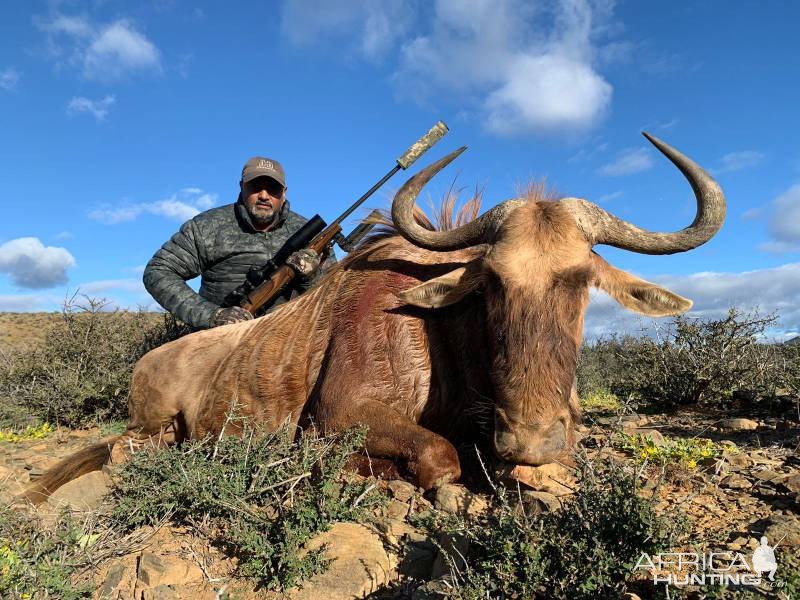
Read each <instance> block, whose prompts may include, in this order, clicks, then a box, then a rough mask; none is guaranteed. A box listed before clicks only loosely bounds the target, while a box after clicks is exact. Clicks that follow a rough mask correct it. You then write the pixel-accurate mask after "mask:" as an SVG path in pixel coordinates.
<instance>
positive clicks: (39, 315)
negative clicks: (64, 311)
mask: <svg viewBox="0 0 800 600" xmlns="http://www.w3.org/2000/svg"><path fill="white" fill-rule="evenodd" d="M60 318H61V313H60V312H34V313H15V312H0V350H2V349H7V348H11V347H13V346H20V345H23V344H29V343H36V342H38V341H39V340H42V339H44V336H45V334H46V333H47V330H48V329H50V328H51V327H52V326H53V325H54V324H55V323H57V322H58V320H59V319H60Z"/></svg>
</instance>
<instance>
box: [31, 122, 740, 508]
mask: <svg viewBox="0 0 800 600" xmlns="http://www.w3.org/2000/svg"><path fill="white" fill-rule="evenodd" d="M648 138H649V139H650V140H651V141H652V142H653V143H654V144H655V145H656V147H658V148H659V149H660V150H661V151H662V152H663V153H664V154H665V155H666V156H667V157H668V158H669V159H670V160H671V161H672V162H673V163H675V165H676V166H677V167H678V168H679V169H680V170H681V171H682V172H683V174H684V175H685V176H686V177H687V179H688V180H689V182H690V183H691V184H692V187H693V189H694V191H695V195H696V197H697V205H698V211H697V217H696V218H695V220H694V222H693V223H692V224H691V225H690V226H689V227H687V228H685V229H683V230H681V231H679V232H675V233H654V232H649V231H645V230H642V229H639V228H638V227H636V226H634V225H632V224H630V223H627V222H625V221H622V220H620V219H618V218H617V217H614V216H613V215H610V214H609V213H607V212H606V211H604V210H603V209H601V208H599V207H598V206H596V205H594V204H592V203H590V202H587V201H585V200H580V199H575V198H565V199H561V200H560V201H550V200H547V199H545V198H544V197H542V195H541V194H537V193H531V194H529V195H528V197H526V198H519V199H515V200H510V201H507V202H504V203H502V204H500V205H498V206H496V207H494V208H493V209H492V210H490V211H489V212H487V213H486V214H484V215H483V216H481V217H480V218H476V219H473V220H471V221H470V222H468V223H465V224H460V225H458V224H457V225H454V226H453V227H449V228H448V227H446V228H445V230H444V231H434V230H432V228H430V227H426V226H425V223H424V219H420V218H419V217H415V216H414V202H415V199H416V196H417V195H418V193H419V191H420V189H421V188H422V186H424V185H425V183H426V182H427V181H429V180H430V178H431V177H432V176H433V175H434V174H435V173H437V172H438V171H439V170H441V169H442V168H443V167H444V166H445V165H446V164H448V163H449V162H450V161H451V160H453V159H454V158H455V156H457V155H458V154H459V153H460V151H458V152H455V153H453V154H451V155H450V156H448V157H445V158H444V159H442V160H440V161H438V162H437V163H435V164H433V165H431V166H430V167H428V168H426V169H424V170H423V171H421V172H420V173H418V174H417V175H416V176H414V177H413V178H411V179H410V180H409V181H408V182H407V183H406V184H405V185H404V186H403V188H402V189H401V190H400V191H399V192H398V194H397V196H396V197H395V200H394V203H393V207H392V220H393V227H394V228H395V231H394V232H390V233H385V234H383V235H379V236H374V237H373V238H372V239H370V240H369V241H367V242H366V243H364V244H362V246H361V247H360V248H359V249H358V250H356V251H355V252H353V253H352V254H351V255H350V256H348V257H347V258H346V259H345V260H344V261H342V262H341V263H339V264H338V265H337V266H336V267H335V268H334V269H332V270H331V271H330V272H329V273H328V274H327V275H326V277H325V278H324V279H323V280H322V282H321V283H320V284H319V285H318V286H317V287H316V288H315V289H313V290H312V291H311V292H309V293H307V294H305V295H304V296H302V297H300V298H298V299H297V300H295V301H293V302H291V303H289V304H287V305H285V306H283V307H281V308H280V309H278V310H276V311H274V312H273V313H270V314H268V315H267V316H265V317H262V318H260V319H256V320H254V321H249V322H244V323H237V324H233V325H227V326H224V327H219V328H216V329H211V330H208V331H202V332H198V333H194V334H192V335H189V336H186V337H184V338H181V339H179V340H177V341H174V342H172V343H170V344H167V345H165V346H163V347H161V348H158V349H156V350H153V351H152V352H150V353H148V354H147V355H146V356H144V357H143V358H142V359H141V360H140V361H139V363H138V364H137V366H136V369H135V371H134V374H133V382H132V386H131V394H130V399H129V412H130V422H129V425H128V431H127V432H126V433H125V434H123V435H122V436H119V437H117V438H113V439H111V440H106V441H104V442H102V443H100V444H98V445H96V446H94V447H92V448H90V449H88V450H86V451H84V452H83V453H79V454H78V455H76V456H75V457H73V458H71V459H67V460H66V461H65V462H64V463H62V464H61V465H59V466H58V467H56V468H55V469H53V470H51V471H50V472H48V473H47V474H45V476H44V477H43V478H42V479H41V480H40V483H39V485H37V486H36V487H35V488H33V489H32V490H31V492H29V497H32V498H34V499H37V494H38V495H39V498H43V497H45V496H46V494H47V493H48V492H49V491H52V490H53V489H55V488H56V487H58V486H59V485H61V484H62V483H64V482H65V481H67V480H69V479H71V478H74V477H75V476H77V475H79V474H81V473H83V472H86V471H88V470H91V469H96V468H99V466H100V465H102V464H103V462H105V461H107V460H108V459H109V456H111V458H112V460H115V459H116V458H117V457H124V456H125V454H126V452H128V451H130V449H132V448H133V449H135V448H136V447H138V446H141V445H142V444H143V443H155V444H156V445H159V444H167V443H172V442H175V441H181V440H184V439H187V438H202V437H203V436H206V435H217V434H219V432H220V430H221V429H222V428H223V427H225V430H226V432H227V433H234V434H235V433H236V432H237V430H238V428H240V427H241V425H240V423H239V422H238V421H228V420H226V414H227V413H229V412H230V411H231V409H234V408H235V411H236V412H237V413H238V414H240V415H242V416H245V417H247V418H249V419H251V420H252V421H253V422H257V423H260V424H264V425H266V426H267V427H268V428H269V429H274V428H277V427H279V426H280V425H281V424H282V423H284V422H286V421H288V422H290V423H291V424H294V425H299V426H306V425H308V424H309V423H311V422H313V423H314V424H316V426H317V427H319V428H321V429H322V430H323V431H324V432H329V431H337V430H342V429H345V428H347V427H350V426H353V425H355V424H364V425H366V426H367V427H368V434H367V441H366V450H367V451H368V453H369V454H370V455H371V456H377V457H386V458H391V459H395V460H398V461H400V462H401V463H402V464H403V466H404V467H405V468H406V469H407V471H408V472H409V473H410V475H411V476H412V477H413V478H414V479H415V481H416V482H417V483H418V484H419V485H421V486H422V487H424V488H426V489H427V488H431V487H436V486H438V485H440V484H442V483H443V482H447V481H452V480H454V479H457V478H458V477H459V476H460V464H459V458H458V455H457V452H456V450H455V448H454V442H456V441H457V440H468V439H470V438H471V436H472V437H474V436H476V435H479V434H480V433H481V431H484V432H486V431H488V432H489V435H490V436H493V437H491V438H490V439H491V440H492V443H493V446H494V450H495V452H496V453H497V455H498V456H499V457H501V458H502V459H503V460H505V461H508V462H511V463H516V464H525V465H539V464H544V463H548V462H552V461H553V460H557V459H559V457H562V456H564V455H565V454H566V453H568V452H569V450H570V448H571V446H572V445H573V443H574V439H573V429H574V426H575V423H576V420H577V419H578V418H579V413H580V410H579V406H578V403H577V396H576V394H575V391H574V389H575V386H574V381H575V371H576V362H577V357H578V349H579V346H580V341H581V337H582V331H583V318H584V313H585V310H586V306H587V303H588V296H589V288H590V287H592V286H596V287H599V288H601V289H603V290H605V291H606V292H608V293H609V294H610V295H611V296H612V297H614V298H615V299H616V300H617V301H618V302H619V303H620V304H622V305H623V306H625V307H627V308H629V309H631V310H634V311H637V312H639V313H643V314H646V315H652V316H664V315H675V314H679V313H681V312H684V311H685V310H687V309H688V308H689V307H690V306H691V302H690V301H689V300H687V299H685V298H682V297H680V296H678V295H677V294H674V293H672V292H670V291H668V290H666V289H664V288H662V287H660V286H657V285H654V284H652V283H648V282H646V281H643V280H641V279H639V278H637V277H634V276H633V275H630V274H628V273H625V272H623V271H620V270H618V269H616V268H614V267H612V266H611V265H609V264H608V263H607V262H606V261H605V260H603V259H602V258H601V257H600V256H599V255H597V254H596V253H595V252H594V251H593V250H592V247H593V246H594V245H595V244H609V245H613V246H616V247H619V248H624V249H628V250H631V251H634V252H642V253H647V254H669V253H673V252H682V251H686V250H689V249H691V248H694V247H696V246H699V245H700V244H703V243H705V242H706V241H708V240H709V239H710V238H711V237H713V235H714V234H715V233H716V232H717V231H718V230H719V228H720V226H721V225H722V222H723V220H724V216H725V199H724V196H723V195H722V192H721V190H720V189H719V186H718V185H717V184H716V182H714V181H713V180H712V179H711V178H710V177H709V176H708V175H707V174H706V173H705V172H704V171H703V170H702V169H701V168H700V167H699V166H697V165H696V164H695V163H694V162H692V161H691V160H690V159H688V158H687V157H685V156H684V155H682V154H681V153H679V152H678V151H677V150H675V149H673V148H671V147H670V146H667V145H666V144H664V143H663V142H660V141H659V140H656V139H655V138H650V137H649V136H648Z"/></svg>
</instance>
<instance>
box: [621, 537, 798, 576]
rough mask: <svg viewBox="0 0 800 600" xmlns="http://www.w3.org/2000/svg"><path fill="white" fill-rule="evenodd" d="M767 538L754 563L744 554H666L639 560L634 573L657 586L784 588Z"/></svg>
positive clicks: (645, 555) (647, 556)
mask: <svg viewBox="0 0 800 600" xmlns="http://www.w3.org/2000/svg"><path fill="white" fill-rule="evenodd" d="M777 546H778V545H777V544H776V545H775V546H774V547H772V546H770V545H769V543H768V540H767V538H766V536H763V537H762V538H761V543H760V545H759V546H758V547H757V548H756V549H755V551H754V552H753V554H752V556H750V557H749V558H750V560H749V561H748V560H747V558H746V557H745V555H743V554H742V553H741V552H705V553H697V552H664V553H661V554H653V555H650V554H647V553H645V552H643V553H642V555H641V556H640V557H639V560H638V562H637V563H636V566H635V567H634V571H639V570H642V569H643V570H646V571H648V572H650V573H651V574H652V576H653V583H654V584H656V585H658V584H667V585H674V586H676V587H682V586H687V585H699V586H703V585H733V586H763V587H769V588H780V587H783V583H782V582H780V581H777V580H776V579H775V571H777V569H778V562H777V560H776V559H775V548H777Z"/></svg>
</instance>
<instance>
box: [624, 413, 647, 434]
mask: <svg viewBox="0 0 800 600" xmlns="http://www.w3.org/2000/svg"><path fill="white" fill-rule="evenodd" d="M619 421H620V423H621V424H622V429H623V430H626V432H627V430H628V429H631V428H637V427H641V426H642V425H647V424H648V423H649V422H650V418H649V417H646V416H644V415H625V416H624V417H622V418H621V419H620V420H619Z"/></svg>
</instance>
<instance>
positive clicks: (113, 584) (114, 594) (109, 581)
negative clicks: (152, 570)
mask: <svg viewBox="0 0 800 600" xmlns="http://www.w3.org/2000/svg"><path fill="white" fill-rule="evenodd" d="M126 572H128V577H125V579H126V580H128V581H127V582H124V581H123V577H124V576H125V575H126ZM131 579H133V570H132V569H129V568H128V566H127V565H125V564H122V563H117V564H114V565H111V567H110V568H109V569H108V573H107V574H106V578H105V581H103V584H102V585H101V586H100V587H99V588H98V590H97V592H96V594H95V600H106V599H107V598H108V599H110V598H118V597H119V596H120V593H119V592H120V588H121V587H123V586H124V584H125V583H130V580H131ZM132 587H133V586H132V585H129V586H128V589H129V590H130V589H131V588H132Z"/></svg>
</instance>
